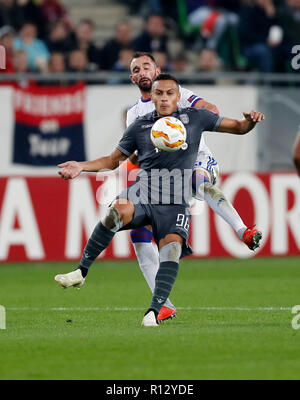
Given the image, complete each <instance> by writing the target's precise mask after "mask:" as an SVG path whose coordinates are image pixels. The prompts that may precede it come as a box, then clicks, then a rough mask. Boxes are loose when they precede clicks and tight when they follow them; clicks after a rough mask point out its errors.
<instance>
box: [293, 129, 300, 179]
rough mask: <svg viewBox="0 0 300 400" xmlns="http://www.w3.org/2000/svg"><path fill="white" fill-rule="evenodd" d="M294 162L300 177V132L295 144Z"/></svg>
mask: <svg viewBox="0 0 300 400" xmlns="http://www.w3.org/2000/svg"><path fill="white" fill-rule="evenodd" d="M293 160H294V164H295V167H296V170H297V172H298V175H299V176H300V130H299V132H298V135H297V137H296V140H295V144H294V150H293Z"/></svg>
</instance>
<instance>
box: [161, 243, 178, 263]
mask: <svg viewBox="0 0 300 400" xmlns="http://www.w3.org/2000/svg"><path fill="white" fill-rule="evenodd" d="M180 256H181V244H180V243H179V242H171V243H168V244H166V245H165V246H163V247H162V248H161V249H160V250H159V260H160V262H161V263H162V262H167V261H172V262H176V263H179V259H180Z"/></svg>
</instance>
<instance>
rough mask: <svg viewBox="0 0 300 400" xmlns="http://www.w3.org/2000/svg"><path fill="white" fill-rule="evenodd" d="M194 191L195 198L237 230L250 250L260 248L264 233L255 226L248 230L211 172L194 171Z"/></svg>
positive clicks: (204, 170)
mask: <svg viewBox="0 0 300 400" xmlns="http://www.w3.org/2000/svg"><path fill="white" fill-rule="evenodd" d="M193 190H194V192H195V197H196V198H197V199H199V200H205V201H206V202H207V204H208V205H209V206H210V207H211V208H212V209H213V211H214V212H215V213H217V214H218V215H220V217H222V218H223V219H224V220H225V221H226V222H227V223H228V224H229V225H230V226H231V227H232V229H234V230H235V232H236V233H237V235H238V237H239V238H240V239H241V240H242V241H243V242H244V243H245V244H246V245H247V246H248V247H249V249H251V250H255V249H256V248H257V247H259V246H260V241H261V239H262V233H261V232H260V231H258V230H257V229H255V227H254V226H252V227H248V228H247V226H246V225H245V224H244V222H243V220H242V218H241V217H240V215H239V214H238V212H237V211H236V209H235V208H234V207H233V205H232V204H231V202H230V201H229V200H228V199H227V198H226V196H225V195H224V193H223V192H222V191H221V190H220V189H219V188H218V187H217V186H216V185H215V179H214V176H212V174H211V173H209V171H207V170H206V169H204V168H197V169H195V170H194V171H193Z"/></svg>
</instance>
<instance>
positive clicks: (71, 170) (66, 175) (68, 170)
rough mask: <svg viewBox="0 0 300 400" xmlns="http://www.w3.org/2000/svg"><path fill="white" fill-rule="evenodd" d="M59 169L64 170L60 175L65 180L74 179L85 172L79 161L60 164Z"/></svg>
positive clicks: (59, 172)
mask: <svg viewBox="0 0 300 400" xmlns="http://www.w3.org/2000/svg"><path fill="white" fill-rule="evenodd" d="M58 167H59V168H62V169H61V170H60V171H58V174H59V175H60V176H61V177H62V178H63V179H74V178H76V176H78V175H79V174H80V173H81V171H82V170H83V168H82V166H81V165H80V164H79V162H77V161H67V162H65V163H62V164H59V165H58Z"/></svg>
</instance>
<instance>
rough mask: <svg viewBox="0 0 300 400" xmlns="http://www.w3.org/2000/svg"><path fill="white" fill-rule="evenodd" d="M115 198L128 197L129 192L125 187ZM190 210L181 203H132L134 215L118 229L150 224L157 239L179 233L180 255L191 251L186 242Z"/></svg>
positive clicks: (185, 254)
mask: <svg viewBox="0 0 300 400" xmlns="http://www.w3.org/2000/svg"><path fill="white" fill-rule="evenodd" d="M117 198H121V199H128V200H129V201H130V192H129V193H128V188H127V189H125V190H124V191H123V192H122V193H120V195H119V196H118V197H117ZM190 219H191V216H190V211H189V207H186V206H185V205H182V204H141V203H137V204H134V216H133V219H132V221H131V222H130V223H129V224H127V225H125V226H123V227H122V228H121V229H120V230H127V229H136V228H140V227H142V226H145V225H151V226H152V231H153V236H154V240H155V242H156V243H157V245H158V244H159V241H160V240H161V239H163V238H164V237H165V236H166V235H168V234H170V233H176V234H178V235H180V236H181V237H182V238H183V239H184V240H183V245H182V252H181V257H186V256H188V255H190V254H192V253H193V251H192V248H191V246H190V245H189V243H188V237H189V232H190Z"/></svg>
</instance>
